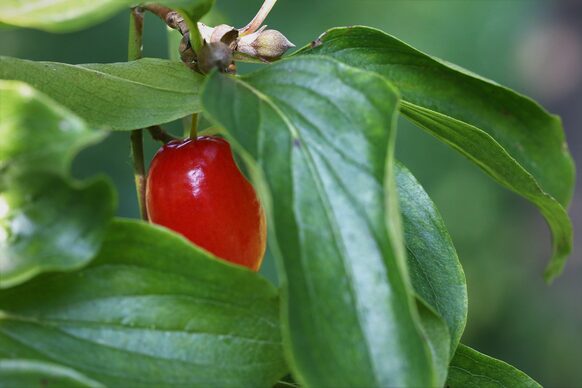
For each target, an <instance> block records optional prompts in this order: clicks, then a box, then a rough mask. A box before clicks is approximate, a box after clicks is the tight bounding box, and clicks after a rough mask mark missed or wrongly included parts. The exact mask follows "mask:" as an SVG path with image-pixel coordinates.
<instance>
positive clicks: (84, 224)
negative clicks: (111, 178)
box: [0, 81, 115, 288]
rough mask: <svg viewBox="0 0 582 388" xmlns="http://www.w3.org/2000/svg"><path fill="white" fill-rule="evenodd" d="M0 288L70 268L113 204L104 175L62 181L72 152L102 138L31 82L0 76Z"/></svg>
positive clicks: (86, 256)
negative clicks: (31, 85) (84, 181)
mask: <svg viewBox="0 0 582 388" xmlns="http://www.w3.org/2000/svg"><path fill="white" fill-rule="evenodd" d="M0 101H2V104H1V105H0V116H1V117H2V122H1V123H0V138H1V139H2V143H1V144H0V270H1V272H2V276H1V277H0V288H6V287H12V286H14V285H17V284H19V283H22V282H24V281H26V280H28V279H30V278H32V277H34V276H36V275H37V274H39V273H42V272H46V271H55V270H59V271H70V270H74V269H77V268H79V267H82V266H84V265H86V264H87V263H88V262H89V261H90V260H91V259H92V258H93V257H94V256H95V254H96V253H97V251H98V250H99V246H100V245H101V241H102V239H103V236H104V231H105V229H106V227H107V225H108V223H109V220H110V219H111V217H112V216H113V213H114V209H115V198H114V192H113V188H112V187H111V185H110V184H109V183H108V182H107V181H105V180H103V179H99V180H93V181H91V182H89V183H84V184H74V183H70V182H69V181H67V180H66V179H65V177H66V176H67V175H68V173H69V171H68V170H69V165H70V163H71V160H72V158H73V156H74V155H75V154H76V153H77V152H78V151H79V150H80V149H81V148H83V147H86V146H87V145H89V144H92V143H94V142H95V141H97V140H99V139H101V138H102V137H103V133H102V132H99V131H94V130H91V129H89V128H88V127H87V126H86V125H85V124H84V122H83V121H81V120H80V119H79V118H78V117H77V116H75V115H74V114H73V113H71V112H69V111H68V110H66V109H64V108H63V107H61V106H60V105H58V104H57V103H55V102H54V101H52V100H51V99H49V98H48V97H46V96H44V95H43V94H41V93H39V92H38V91H36V90H34V89H32V88H31V87H30V86H28V85H26V84H23V83H21V82H15V81H0Z"/></svg>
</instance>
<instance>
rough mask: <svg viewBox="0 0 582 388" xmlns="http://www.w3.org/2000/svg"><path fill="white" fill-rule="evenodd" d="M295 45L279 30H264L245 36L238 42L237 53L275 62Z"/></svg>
mask: <svg viewBox="0 0 582 388" xmlns="http://www.w3.org/2000/svg"><path fill="white" fill-rule="evenodd" d="M291 47H295V45H294V44H293V43H291V42H289V40H288V39H287V38H286V37H285V35H283V34H281V33H280V32H279V31H277V30H264V27H263V28H261V29H260V30H258V31H257V32H255V33H252V34H249V35H246V36H243V37H241V38H240V39H239V41H238V46H237V51H239V52H241V53H243V54H247V55H250V56H251V57H256V58H260V59H263V60H267V61H270V60H275V59H277V58H279V57H281V56H282V55H283V54H285V52H286V51H287V50H289V49H290V48H291Z"/></svg>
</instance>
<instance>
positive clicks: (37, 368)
mask: <svg viewBox="0 0 582 388" xmlns="http://www.w3.org/2000/svg"><path fill="white" fill-rule="evenodd" d="M43 386H49V387H52V386H54V387H59V388H81V387H93V388H103V387H104V386H103V385H102V384H101V383H98V382H97V381H95V380H91V379H89V378H88V377H86V376H84V375H82V374H81V373H79V372H77V371H75V370H73V369H70V368H66V367H64V366H62V365H57V364H53V363H48V362H42V361H35V360H26V359H0V388H10V387H43Z"/></svg>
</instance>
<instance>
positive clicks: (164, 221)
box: [146, 136, 266, 271]
mask: <svg viewBox="0 0 582 388" xmlns="http://www.w3.org/2000/svg"><path fill="white" fill-rule="evenodd" d="M146 202H147V210H148V214H149V218H150V220H151V222H153V223H156V224H159V225H163V226H165V227H167V228H169V229H172V230H174V231H176V232H178V233H180V234H182V235H184V236H185V237H186V238H188V239H189V240H190V241H192V242H193V243H194V244H196V245H198V246H200V247H202V248H204V249H206V250H208V251H210V252H212V253H213V254H214V255H216V256H217V257H220V258H223V259H225V260H228V261H230V262H233V263H237V264H241V265H244V266H247V267H249V268H251V269H253V270H255V271H257V270H258V269H259V267H260V265H261V261H262V259H263V255H264V253H265V246H266V222H265V214H264V211H263V208H262V207H261V204H260V202H259V199H258V198H257V195H256V193H255V190H254V189H253V187H252V186H251V184H250V183H249V182H248V181H247V180H246V178H245V177H244V176H243V175H242V173H241V172H240V170H239V169H238V167H237V166H236V164H235V162H234V159H233V157H232V151H231V149H230V145H229V144H228V143H227V142H226V141H225V140H224V139H222V138H219V137H213V136H204V137H199V138H197V139H196V140H192V139H188V140H183V141H172V142H169V143H168V144H166V145H164V146H163V147H162V148H161V149H160V150H159V151H158V152H157V154H156V155H155V157H154V159H153V161H152V164H151V166H150V171H149V174H148V179H147V192H146Z"/></svg>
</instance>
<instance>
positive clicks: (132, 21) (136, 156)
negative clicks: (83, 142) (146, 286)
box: [127, 7, 148, 220]
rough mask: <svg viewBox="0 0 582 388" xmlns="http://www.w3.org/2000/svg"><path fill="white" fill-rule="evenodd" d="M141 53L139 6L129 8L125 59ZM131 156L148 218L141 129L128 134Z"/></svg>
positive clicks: (140, 201) (141, 204) (144, 215)
mask: <svg viewBox="0 0 582 388" xmlns="http://www.w3.org/2000/svg"><path fill="white" fill-rule="evenodd" d="M142 55H143V10H142V9H141V8H139V7H135V8H132V9H131V13H130V16H129V41H128V47H127V59H128V60H129V61H135V60H137V59H140V58H141V57H142ZM130 140H131V158H132V160H133V175H134V179H135V190H136V192H137V201H138V205H139V213H140V215H141V218H142V219H143V220H147V219H148V214H147V209H146V205H145V185H146V172H145V162H144V156H143V130H142V129H134V130H133V131H131V134H130Z"/></svg>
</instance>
